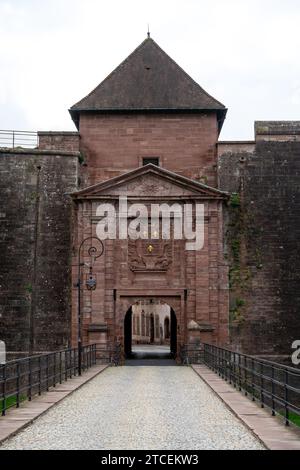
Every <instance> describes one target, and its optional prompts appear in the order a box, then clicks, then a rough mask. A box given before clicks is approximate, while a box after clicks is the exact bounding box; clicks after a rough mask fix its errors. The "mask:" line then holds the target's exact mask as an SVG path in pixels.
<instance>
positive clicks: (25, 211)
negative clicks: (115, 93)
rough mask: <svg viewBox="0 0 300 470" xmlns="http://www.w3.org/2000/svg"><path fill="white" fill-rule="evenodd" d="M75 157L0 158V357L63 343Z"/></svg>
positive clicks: (13, 155) (13, 153)
mask: <svg viewBox="0 0 300 470" xmlns="http://www.w3.org/2000/svg"><path fill="white" fill-rule="evenodd" d="M77 162H78V155H77V154H68V155H63V154H60V153H59V152H57V154H54V153H51V154H48V155H47V153H45V152H38V151H32V152H31V153H30V152H22V151H20V152H18V151H4V150H1V151H0V194H1V199H0V205H1V208H0V213H1V218H0V227H1V235H0V256H1V268H0V286H1V294H0V315H1V316H0V337H1V339H2V340H4V341H5V342H6V347H7V351H9V352H12V351H15V352H17V351H22V352H23V353H24V352H32V351H45V350H54V349H59V348H64V347H67V346H68V345H69V339H70V259H71V201H70V198H69V196H68V195H67V194H66V193H67V192H70V191H73V190H74V189H76V186H77V164H78V163H77Z"/></svg>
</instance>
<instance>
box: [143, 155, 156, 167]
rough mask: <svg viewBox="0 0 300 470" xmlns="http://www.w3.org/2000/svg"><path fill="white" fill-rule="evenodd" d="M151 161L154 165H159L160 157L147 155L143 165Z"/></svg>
mask: <svg viewBox="0 0 300 470" xmlns="http://www.w3.org/2000/svg"><path fill="white" fill-rule="evenodd" d="M149 163H151V164H152V165H155V166H159V158H158V157H146V158H143V166H145V165H149Z"/></svg>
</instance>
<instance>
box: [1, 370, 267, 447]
mask: <svg viewBox="0 0 300 470" xmlns="http://www.w3.org/2000/svg"><path fill="white" fill-rule="evenodd" d="M75 380H76V379H75ZM25 408H26V405H25ZM25 408H23V410H25ZM20 411H21V410H17V411H16V412H20ZM8 417H9V414H8V416H7V418H8ZM7 418H4V420H5V419H7ZM0 421H1V420H0ZM2 448H3V449H111V450H115V449H149V450H155V449H175V450H185V449H189V450H198V449H199V450H200V449H263V448H264V447H263V445H262V444H261V443H260V441H259V440H258V439H257V438H256V437H255V436H254V435H253V434H252V433H251V431H250V430H249V429H248V428H247V427H246V426H245V425H244V424H243V423H241V421H240V420H239V419H238V418H237V417H236V416H235V415H234V414H233V413H232V412H231V411H230V410H229V409H228V408H227V407H226V405H225V404H224V403H223V402H222V400H221V399H220V398H218V397H217V396H216V395H215V393H214V392H213V391H212V390H211V389H210V387H209V386H208V385H206V384H205V383H204V381H203V380H201V379H200V378H199V377H198V376H197V375H196V374H195V372H194V371H193V370H192V368H190V367H179V366H178V367H173V366H165V365H163V366H159V365H158V366H130V367H128V366H124V367H118V368H115V367H112V368H108V369H106V370H105V371H104V372H103V373H102V374H100V375H98V376H96V377H95V378H94V379H92V380H91V381H90V382H88V383H87V384H86V385H84V386H83V387H81V388H80V389H78V390H77V391H75V392H74V393H72V395H70V396H68V397H66V398H65V399H64V400H63V401H61V402H60V403H59V404H58V405H57V406H55V407H53V408H52V409H50V410H49V411H47V412H46V413H45V414H44V415H43V416H41V417H40V418H38V419H37V420H36V421H35V422H34V423H32V424H31V425H30V426H28V427H27V428H26V429H24V430H22V431H20V432H19V433H18V434H17V435H16V436H14V437H12V438H10V439H9V440H7V441H6V442H4V444H3V447H2Z"/></svg>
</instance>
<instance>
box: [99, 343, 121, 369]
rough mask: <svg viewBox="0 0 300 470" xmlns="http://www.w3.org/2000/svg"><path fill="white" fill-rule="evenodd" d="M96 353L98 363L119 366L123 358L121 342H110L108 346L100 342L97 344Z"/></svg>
mask: <svg viewBox="0 0 300 470" xmlns="http://www.w3.org/2000/svg"><path fill="white" fill-rule="evenodd" d="M96 355H97V363H101V364H109V365H112V366H118V365H120V362H121V358H122V346H121V343H116V344H108V345H107V346H105V345H101V344H99V343H98V344H96Z"/></svg>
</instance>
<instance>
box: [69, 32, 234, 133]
mask: <svg viewBox="0 0 300 470" xmlns="http://www.w3.org/2000/svg"><path fill="white" fill-rule="evenodd" d="M203 111H216V112H217V115H218V121H219V127H220V129H221V127H222V124H223V122H224V119H225V116H226V112H227V109H226V108H225V106H224V105H223V104H222V103H220V102H219V101H217V100H216V99H214V98H213V97H212V96H210V95H209V94H208V93H207V92H206V91H205V90H203V88H201V87H200V85H198V84H197V83H196V82H195V81H194V80H193V79H192V78H191V77H190V76H189V75H188V74H187V73H186V72H185V71H184V70H183V69H182V68H181V67H180V66H179V65H177V64H176V62H174V61H173V59H171V58H170V57H169V56H168V55H167V54H166V53H165V52H164V51H163V50H162V49H161V48H160V47H159V45H158V44H157V43H156V42H155V41H154V40H153V39H152V38H147V39H145V41H143V42H142V43H141V44H140V46H139V47H138V48H137V49H135V51H133V53H132V54H130V56H129V57H128V58H127V59H125V60H124V61H123V62H122V63H121V64H120V65H119V66H118V67H117V68H116V69H115V70H114V71H113V72H112V73H111V74H110V75H108V77H107V78H106V79H105V80H104V81H103V82H102V83H100V85H98V86H97V87H96V88H95V89H94V90H93V91H92V92H91V93H90V94H89V95H87V96H86V97H85V98H83V99H82V100H81V101H79V102H78V103H77V104H75V105H74V106H72V108H71V109H70V114H71V116H72V119H73V120H74V122H75V124H76V125H77V127H78V124H79V117H80V113H81V112H102V113H111V112H203Z"/></svg>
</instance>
